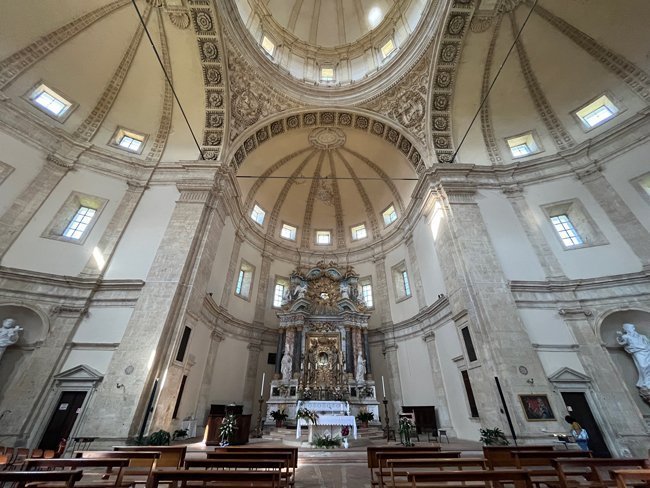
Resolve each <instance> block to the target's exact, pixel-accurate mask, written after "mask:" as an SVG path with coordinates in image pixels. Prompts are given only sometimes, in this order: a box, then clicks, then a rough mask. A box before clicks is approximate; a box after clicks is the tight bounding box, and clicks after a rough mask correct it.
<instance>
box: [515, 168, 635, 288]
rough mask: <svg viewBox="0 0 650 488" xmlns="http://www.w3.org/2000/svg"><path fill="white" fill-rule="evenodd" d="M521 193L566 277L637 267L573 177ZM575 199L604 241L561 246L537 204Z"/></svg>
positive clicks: (612, 227) (616, 235) (610, 226)
mask: <svg viewBox="0 0 650 488" xmlns="http://www.w3.org/2000/svg"><path fill="white" fill-rule="evenodd" d="M524 196H525V198H526V200H527V201H528V204H529V205H530V206H531V207H532V209H533V212H534V213H535V216H536V218H537V219H539V221H540V222H541V223H542V231H543V233H544V236H545V237H546V240H547V241H548V243H549V246H550V248H551V250H552V251H553V253H554V254H555V256H556V257H557V259H558V261H559V262H560V265H561V266H562V269H563V270H564V273H565V274H566V275H567V277H569V278H572V279H578V278H591V277H595V276H606V275H615V274H622V273H633V272H636V271H640V270H641V262H640V261H639V259H638V258H637V257H636V255H635V254H634V253H633V252H632V250H631V249H630V247H629V246H628V245H627V243H626V242H625V240H624V239H623V238H622V237H621V236H620V234H619V233H618V231H617V230H616V228H615V227H614V225H613V224H612V222H611V221H610V220H609V217H608V216H607V213H606V212H605V211H604V210H603V209H602V208H601V207H600V206H599V205H598V203H597V202H596V201H595V200H594V198H593V196H592V195H591V194H590V193H589V191H588V190H587V189H586V188H585V187H584V186H583V185H582V184H581V183H580V182H578V181H577V180H576V179H574V178H570V177H567V178H562V179H559V180H553V181H548V182H545V183H540V184H539V185H531V186H527V187H526V189H525V191H524ZM575 198H577V199H579V200H580V202H581V203H582V205H583V206H584V207H585V209H586V211H587V212H588V213H589V215H590V217H591V218H592V220H593V221H594V222H596V223H597V225H598V227H599V229H600V231H601V232H602V233H603V235H604V236H605V237H606V239H607V240H608V241H609V243H608V244H605V245H601V246H592V247H586V248H580V249H568V250H567V249H564V248H563V246H562V243H561V242H560V240H559V238H558V237H557V236H556V235H555V231H554V230H553V227H552V225H551V223H550V221H549V220H548V219H547V217H546V215H545V214H544V212H543V210H542V209H541V206H542V205H546V204H550V203H554V202H560V201H564V200H571V199H575Z"/></svg>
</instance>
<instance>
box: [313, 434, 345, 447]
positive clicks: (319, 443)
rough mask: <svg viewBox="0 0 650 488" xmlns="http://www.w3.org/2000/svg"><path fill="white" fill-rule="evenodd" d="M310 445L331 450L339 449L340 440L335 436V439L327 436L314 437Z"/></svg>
mask: <svg viewBox="0 0 650 488" xmlns="http://www.w3.org/2000/svg"><path fill="white" fill-rule="evenodd" d="M312 445H313V446H314V447H324V448H325V449H331V448H333V447H340V446H341V438H340V437H338V436H336V437H330V436H329V435H327V434H325V435H322V436H321V435H316V436H315V437H314V441H313V442H312Z"/></svg>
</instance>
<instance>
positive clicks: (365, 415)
mask: <svg viewBox="0 0 650 488" xmlns="http://www.w3.org/2000/svg"><path fill="white" fill-rule="evenodd" d="M357 420H358V421H359V422H361V427H365V428H367V427H368V422H370V421H371V420H375V414H374V413H372V412H369V411H368V410H367V409H366V408H365V407H364V408H362V409H361V410H359V413H358V414H357Z"/></svg>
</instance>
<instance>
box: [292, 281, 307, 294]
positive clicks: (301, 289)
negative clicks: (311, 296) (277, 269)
mask: <svg viewBox="0 0 650 488" xmlns="http://www.w3.org/2000/svg"><path fill="white" fill-rule="evenodd" d="M305 293H307V283H305V282H303V281H301V282H300V283H299V284H297V285H296V288H295V289H294V290H293V295H294V296H296V295H298V298H305Z"/></svg>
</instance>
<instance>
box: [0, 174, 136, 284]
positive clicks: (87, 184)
mask: <svg viewBox="0 0 650 488" xmlns="http://www.w3.org/2000/svg"><path fill="white" fill-rule="evenodd" d="M125 190H126V184H125V183H124V182H123V181H120V180H117V179H115V178H111V177H108V176H104V175H100V174H97V173H94V172H90V171H87V170H84V169H80V170H78V171H73V172H70V173H68V174H67V175H66V176H65V177H64V178H63V180H62V181H61V182H60V183H59V184H58V185H57V187H56V188H55V189H54V190H53V191H52V193H51V194H50V196H49V198H48V199H47V200H46V201H45V203H44V204H43V206H42V207H41V208H40V209H39V211H38V212H37V213H36V215H35V216H34V217H33V218H32V220H31V221H30V222H29V223H28V224H27V226H26V227H25V229H24V230H23V232H22V233H21V234H20V236H19V237H18V239H16V241H15V242H14V243H13V245H12V246H11V247H10V248H9V251H7V254H6V255H5V256H4V258H3V259H2V265H3V266H8V267H12V268H21V269H28V270H32V271H40V272H45V273H54V274H61V275H77V274H79V273H80V272H81V270H82V269H83V268H84V266H85V265H86V262H87V261H88V259H89V258H90V257H91V256H92V252H93V249H94V247H95V246H96V245H97V243H98V241H99V239H100V238H101V236H102V233H103V232H104V230H105V229H106V226H107V225H108V223H109V222H110V220H111V217H112V216H113V213H114V212H115V209H116V208H117V205H118V204H119V202H120V200H121V198H122V196H123V195H124V191H125ZM73 191H78V192H81V193H87V194H89V195H94V196H98V197H101V198H106V199H107V200H108V202H107V204H106V206H105V207H104V210H103V211H102V213H101V214H100V215H99V217H98V219H97V222H96V224H95V226H94V227H93V229H92V230H91V232H90V234H89V236H88V238H87V239H86V241H85V242H84V244H83V245H81V244H76V243H70V242H64V241H57V240H53V239H45V238H42V237H41V234H42V233H43V231H44V230H45V229H46V228H47V227H48V226H49V224H50V222H51V221H52V219H54V216H55V215H56V213H57V212H58V211H59V209H60V208H61V206H62V205H63V203H64V202H65V200H66V199H67V198H68V196H69V195H70V193H71V192H73Z"/></svg>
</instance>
